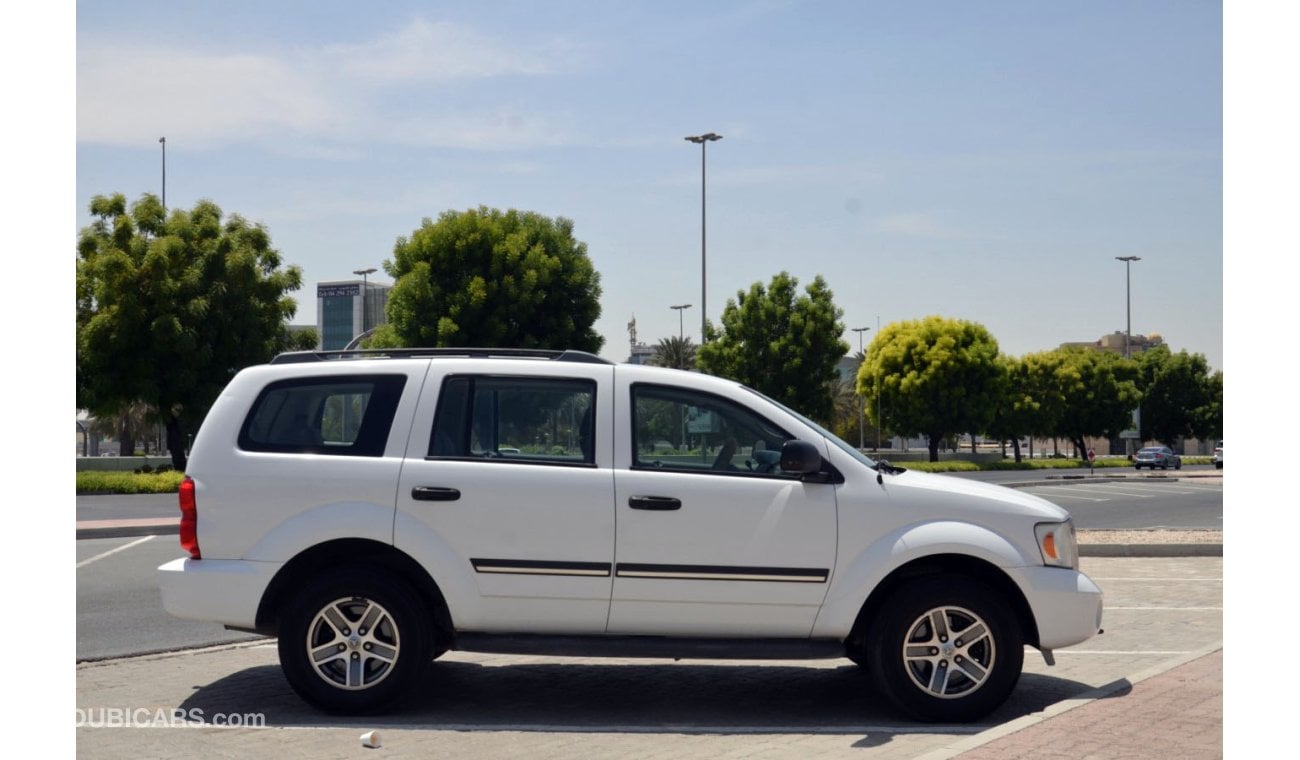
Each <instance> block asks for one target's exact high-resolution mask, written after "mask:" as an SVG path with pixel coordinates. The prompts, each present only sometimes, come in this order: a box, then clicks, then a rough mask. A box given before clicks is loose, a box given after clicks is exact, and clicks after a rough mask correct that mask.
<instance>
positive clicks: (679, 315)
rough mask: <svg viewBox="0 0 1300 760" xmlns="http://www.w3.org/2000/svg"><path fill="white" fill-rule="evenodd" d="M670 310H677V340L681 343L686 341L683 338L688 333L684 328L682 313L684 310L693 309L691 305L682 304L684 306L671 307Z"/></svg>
mask: <svg viewBox="0 0 1300 760" xmlns="http://www.w3.org/2000/svg"><path fill="white" fill-rule="evenodd" d="M668 308H670V309H676V310H677V340H679V341H681V340H684V337H683V336H684V335H685V334H686V333H685V327H684V325H685V323H684V322H683V321H682V311H683V310H684V309H689V308H691V304H688V303H682V304H677V305H676V306H669V307H668Z"/></svg>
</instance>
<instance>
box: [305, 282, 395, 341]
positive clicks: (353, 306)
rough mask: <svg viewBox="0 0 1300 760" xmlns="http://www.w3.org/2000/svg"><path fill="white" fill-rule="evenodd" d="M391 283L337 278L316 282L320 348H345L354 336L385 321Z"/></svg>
mask: <svg viewBox="0 0 1300 760" xmlns="http://www.w3.org/2000/svg"><path fill="white" fill-rule="evenodd" d="M392 289H393V286H392V285H388V284H385V283H381V282H369V281H366V280H338V281H334V282H321V283H317V285H316V332H317V333H319V334H320V348H321V350H322V351H337V350H339V349H342V348H346V347H347V345H348V343H350V342H351V341H352V339H353V338H355V337H357V336H358V335H361V334H362V333H363V332H366V331H367V330H373V329H374V328H375V327H376V326H378V325H382V324H384V323H385V322H387V321H388V316H387V306H388V292H389V291H390V290H392Z"/></svg>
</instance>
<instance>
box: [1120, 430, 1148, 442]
mask: <svg viewBox="0 0 1300 760" xmlns="http://www.w3.org/2000/svg"><path fill="white" fill-rule="evenodd" d="M1119 437H1120V438H1122V439H1132V440H1134V441H1136V440H1138V439H1139V438H1141V437H1142V436H1141V435H1139V434H1138V431H1136V430H1121V431H1119Z"/></svg>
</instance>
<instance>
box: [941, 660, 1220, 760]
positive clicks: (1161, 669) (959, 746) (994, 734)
mask: <svg viewBox="0 0 1300 760" xmlns="http://www.w3.org/2000/svg"><path fill="white" fill-rule="evenodd" d="M1222 649H1223V642H1219V643H1217V644H1213V645H1211V646H1208V647H1206V648H1205V649H1202V650H1200V651H1197V652H1192V653H1190V654H1186V655H1183V656H1182V657H1179V658H1177V659H1173V660H1169V661H1168V662H1163V663H1161V664H1159V665H1155V666H1152V667H1150V668H1147V669H1146V670H1143V671H1140V672H1138V673H1136V674H1134V675H1133V676H1131V677H1128V678H1120V679H1118V680H1116V681H1111V682H1110V683H1108V684H1105V685H1104V686H1098V687H1097V688H1095V689H1093V690H1091V691H1087V692H1084V693H1083V694H1080V695H1079V696H1077V697H1072V698H1070V699H1066V700H1062V701H1060V702H1057V703H1056V704H1053V705H1049V706H1048V707H1046V708H1045V709H1044V710H1043V711H1042V712H1039V713H1034V714H1032V715H1025V716H1022V717H1020V718H1017V719H1015V720H1013V721H1010V722H1008V723H1003V724H1002V725H1000V726H996V727H994V728H990V729H988V730H987V731H981V732H979V733H978V734H975V735H974V736H969V737H966V738H964V739H960V740H958V741H956V742H953V743H952V744H949V745H948V746H947V747H943V748H941V749H937V750H934V751H933V752H927V753H926V754H924V755H921V756H919V757H918V758H917V760H950V758H954V757H957V756H958V755H960V754H962V753H963V752H969V751H970V750H973V749H976V748H978V747H982V746H984V745H985V744H988V743H990V742H992V741H995V740H997V739H1001V738H1002V737H1004V736H1010V735H1011V734H1014V733H1016V732H1017V731H1022V730H1024V729H1026V728H1029V727H1030V726H1035V725H1038V724H1039V723H1042V722H1044V721H1047V720H1051V719H1052V718H1055V717H1057V716H1060V715H1064V714H1065V713H1068V712H1070V711H1071V710H1074V709H1077V708H1080V707H1083V706H1084V705H1088V704H1092V703H1093V702H1096V701H1097V700H1099V699H1105V698H1106V697H1109V696H1110V695H1112V694H1115V693H1116V692H1119V691H1122V690H1124V689H1129V688H1132V687H1133V686H1134V685H1135V684H1139V683H1141V682H1143V681H1145V680H1147V679H1148V678H1153V677H1155V676H1158V675H1160V674H1162V673H1167V672H1169V671H1171V670H1173V669H1174V668H1177V667H1181V666H1183V665H1186V664H1187V663H1189V662H1194V661H1196V660H1199V659H1200V658H1202V657H1205V656H1207V655H1211V654H1214V653H1215V652H1218V651H1220V650H1222Z"/></svg>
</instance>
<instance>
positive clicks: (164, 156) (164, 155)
mask: <svg viewBox="0 0 1300 760" xmlns="http://www.w3.org/2000/svg"><path fill="white" fill-rule="evenodd" d="M158 142H159V143H160V144H161V145H162V206H163V211H166V210H167V138H166V137H159V138H158Z"/></svg>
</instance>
